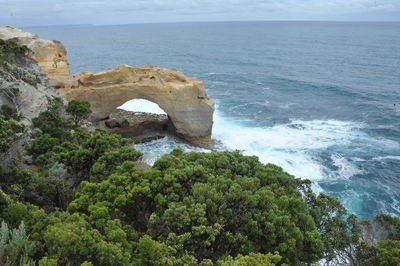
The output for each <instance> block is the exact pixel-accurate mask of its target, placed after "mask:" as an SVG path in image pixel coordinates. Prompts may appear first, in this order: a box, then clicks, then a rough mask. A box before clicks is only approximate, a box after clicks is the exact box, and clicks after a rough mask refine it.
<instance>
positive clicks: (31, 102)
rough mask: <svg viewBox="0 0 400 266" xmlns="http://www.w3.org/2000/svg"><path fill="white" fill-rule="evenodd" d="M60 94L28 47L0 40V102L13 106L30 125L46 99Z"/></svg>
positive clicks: (45, 105)
mask: <svg viewBox="0 0 400 266" xmlns="http://www.w3.org/2000/svg"><path fill="white" fill-rule="evenodd" d="M59 96H60V95H59V94H58V93H57V91H56V90H55V89H53V88H52V87H51V86H50V84H49V80H48V78H47V76H46V74H45V73H44V72H43V71H42V70H41V68H40V67H39V66H38V65H37V63H36V62H35V61H34V60H33V59H32V58H31V57H30V51H29V50H28V49H25V48H23V47H16V48H11V49H7V48H6V44H5V43H3V44H2V45H1V44H0V105H2V104H9V105H12V106H14V107H16V108H17V110H18V112H19V114H20V116H21V120H22V122H24V123H25V124H27V125H30V124H31V122H32V118H34V117H36V116H37V115H38V114H39V113H40V112H42V111H44V110H45V109H47V105H48V101H47V99H48V98H52V97H59Z"/></svg>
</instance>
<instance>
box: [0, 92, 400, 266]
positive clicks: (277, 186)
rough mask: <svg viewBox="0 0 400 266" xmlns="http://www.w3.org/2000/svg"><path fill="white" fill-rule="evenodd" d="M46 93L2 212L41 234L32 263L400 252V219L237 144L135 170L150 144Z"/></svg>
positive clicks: (1, 181) (0, 178) (373, 261)
mask: <svg viewBox="0 0 400 266" xmlns="http://www.w3.org/2000/svg"><path fill="white" fill-rule="evenodd" d="M49 101H50V102H49V103H50V104H49V108H48V109H47V110H46V111H44V112H42V113H41V114H39V116H38V117H37V118H36V119H34V128H33V131H32V132H33V133H32V134H31V136H32V138H33V140H32V141H31V143H30V144H29V149H28V151H29V153H30V156H32V161H31V162H30V163H31V165H29V166H26V165H24V164H23V162H21V164H20V165H19V166H17V167H11V168H10V169H8V170H7V171H0V220H1V221H2V222H4V223H7V225H8V226H9V227H10V228H17V227H18V226H20V225H21V224H22V223H23V224H24V225H25V228H26V231H25V236H26V237H24V238H23V239H25V240H27V241H28V242H24V243H27V245H30V243H34V246H33V245H32V247H31V248H29V252H28V253H27V254H28V255H27V256H25V255H24V256H23V257H24V261H26V262H29V261H37V262H38V264H39V265H48V266H50V265H68V264H69V265H88V266H89V265H203V266H206V265H307V264H308V265H310V264H312V263H316V262H318V261H319V260H320V259H323V262H324V264H325V265H339V264H340V265H398V264H399V263H400V261H399V258H400V254H399V253H400V252H399V250H400V244H399V243H400V219H399V218H395V217H392V216H389V215H380V216H378V217H377V218H376V219H375V221H373V222H369V223H368V222H359V221H358V220H357V218H356V217H355V216H354V215H351V214H349V213H347V211H346V209H345V208H344V207H343V206H342V205H341V203H340V201H339V200H338V199H336V198H334V197H331V196H328V195H325V194H319V195H316V194H314V193H313V191H312V190H311V182H310V181H309V180H301V179H296V178H295V177H293V176H291V175H289V174H288V173H286V172H284V171H283V170H282V168H280V167H278V166H276V165H272V164H267V165H264V164H262V163H260V162H259V160H258V158H257V157H254V156H244V155H242V154H240V153H239V152H211V153H199V152H188V153H185V152H183V151H182V150H180V149H176V150H174V151H173V152H171V153H170V154H167V155H165V156H163V157H161V158H160V159H158V160H157V161H156V162H155V164H154V166H153V167H152V168H151V169H149V170H144V169H139V168H137V167H136V164H135V161H136V160H138V159H140V157H141V156H142V153H140V152H139V151H137V150H135V149H134V148H132V147H130V145H131V144H132V141H131V140H130V139H126V138H123V137H121V136H119V135H114V134H107V133H106V132H104V131H101V130H97V131H96V132H93V133H87V132H84V131H83V130H81V129H79V128H77V127H74V126H72V123H71V118H70V117H69V116H68V114H67V113H66V112H65V106H64V105H63V103H62V101H61V99H57V98H56V99H50V100H49ZM6 111H7V110H6ZM8 111H10V110H8ZM8 111H7V112H6V113H10V114H12V112H8ZM78 124H79V123H78ZM13 125H16V127H15V128H14V129H13ZM18 125H19V123H18V122H17V121H15V117H13V116H12V115H9V116H4V115H1V114H0V134H6V135H3V136H6V138H4V139H3V138H2V139H1V141H4V143H5V144H4V145H3V147H4V148H3V150H4V151H7V150H8V149H9V147H10V145H12V143H13V141H14V140H15V139H16V137H17V135H18V134H19V133H20V132H21V130H23V128H19V127H18ZM2 132H3V133H2ZM4 132H5V133H4ZM7 134H8V135H7ZM7 136H8V137H7ZM0 143H1V142H0ZM25 157H26V156H25ZM25 167H26V168H25ZM8 231H10V230H8ZM366 232H370V233H369V236H367V235H366ZM28 235H29V238H28V237H27V236H28ZM7 241H8V242H10V241H9V240H7ZM3 242H4V241H3ZM8 242H7V243H8ZM29 247H30V246H29ZM18 254H20V253H18ZM25 259H26V260H25ZM18 260H20V259H19V258H18Z"/></svg>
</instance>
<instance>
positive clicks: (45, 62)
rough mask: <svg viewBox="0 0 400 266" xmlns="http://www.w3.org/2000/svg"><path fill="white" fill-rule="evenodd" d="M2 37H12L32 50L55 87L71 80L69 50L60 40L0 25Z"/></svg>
mask: <svg viewBox="0 0 400 266" xmlns="http://www.w3.org/2000/svg"><path fill="white" fill-rule="evenodd" d="M0 39H3V40H8V39H12V40H14V41H16V42H18V43H19V44H21V45H26V46H27V47H28V48H29V49H31V50H32V52H33V53H32V58H33V59H35V61H36V62H37V63H38V65H39V66H40V67H41V68H42V70H43V71H44V72H45V73H46V74H47V75H48V77H49V78H50V83H51V85H52V86H53V87H58V86H60V84H65V83H67V82H68V80H69V63H68V59H67V50H66V49H65V47H64V46H63V45H62V43H61V42H59V41H49V40H43V39H39V37H38V36H37V35H35V34H32V33H29V32H25V31H22V30H20V29H17V28H13V27H0Z"/></svg>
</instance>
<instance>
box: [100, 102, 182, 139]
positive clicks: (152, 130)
mask: <svg viewBox="0 0 400 266" xmlns="http://www.w3.org/2000/svg"><path fill="white" fill-rule="evenodd" d="M98 127H100V128H101V129H104V130H106V131H108V132H110V133H117V134H120V135H122V136H123V137H126V138H132V139H133V140H134V141H135V143H142V142H147V141H150V140H155V139H159V138H162V137H165V136H173V135H174V133H175V129H174V126H173V125H172V123H171V121H170V120H169V119H168V116H167V115H160V114H151V113H142V112H129V111H124V110H120V109H117V110H115V111H113V112H112V113H111V114H110V115H109V117H108V118H107V119H106V120H102V121H99V122H98Z"/></svg>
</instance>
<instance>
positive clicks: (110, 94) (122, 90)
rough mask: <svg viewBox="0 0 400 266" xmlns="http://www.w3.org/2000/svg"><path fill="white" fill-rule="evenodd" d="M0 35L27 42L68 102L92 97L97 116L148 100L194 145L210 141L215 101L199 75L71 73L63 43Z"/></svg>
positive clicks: (146, 70) (154, 70) (9, 31)
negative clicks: (132, 101)
mask: <svg viewBox="0 0 400 266" xmlns="http://www.w3.org/2000/svg"><path fill="white" fill-rule="evenodd" d="M0 38H3V39H14V40H17V41H18V42H19V43H20V44H24V45H26V46H28V47H29V48H30V49H31V50H32V51H33V58H34V59H35V60H36V61H37V62H38V65H39V66H40V67H41V68H42V69H43V71H44V72H46V73H47V75H48V76H49V78H50V82H51V85H52V86H53V87H55V88H57V89H58V91H59V93H60V94H61V95H62V96H64V97H65V98H66V99H67V100H71V99H82V100H87V101H89V102H90V103H91V104H92V106H93V109H94V111H95V113H96V114H97V116H98V117H106V116H108V114H110V113H111V112H112V111H113V110H115V109H116V108H117V107H118V106H120V105H122V104H123V103H125V102H127V101H129V100H132V99H146V100H149V101H152V102H154V103H157V104H158V105H159V106H160V107H161V108H162V109H163V110H164V111H165V112H166V113H167V114H168V117H169V119H170V120H171V122H172V124H173V126H174V128H175V130H176V134H177V135H178V136H180V137H182V138H184V139H186V140H188V141H190V142H192V143H196V144H209V143H210V142H211V132H212V125H213V113H214V102H213V100H212V99H211V98H210V97H209V96H208V95H207V93H206V91H205V89H204V87H203V84H202V82H201V81H199V80H198V79H196V78H192V77H185V75H184V74H182V73H181V72H179V71H177V70H175V69H162V68H158V67H155V66H143V67H131V66H128V65H120V66H119V67H117V68H115V69H110V70H106V71H103V72H99V73H95V74H93V73H89V72H82V73H79V74H77V75H74V76H70V75H69V64H68V60H67V57H66V54H67V52H66V50H65V48H64V46H62V44H61V43H60V42H57V41H48V40H42V39H39V38H38V37H37V36H36V35H33V34H30V33H26V32H23V31H21V30H19V29H15V28H11V27H3V28H0Z"/></svg>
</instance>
